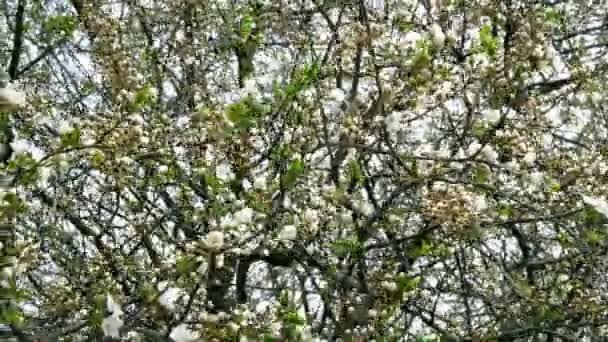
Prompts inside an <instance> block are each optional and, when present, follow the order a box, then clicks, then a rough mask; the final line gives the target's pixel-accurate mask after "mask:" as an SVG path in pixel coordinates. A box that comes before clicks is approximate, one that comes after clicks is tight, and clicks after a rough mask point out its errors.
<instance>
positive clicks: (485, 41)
mask: <svg viewBox="0 0 608 342" xmlns="http://www.w3.org/2000/svg"><path fill="white" fill-rule="evenodd" d="M479 39H480V41H481V47H482V49H483V51H484V52H485V53H487V54H488V55H489V56H491V57H494V56H496V51H497V41H496V37H494V35H493V34H492V26H491V25H490V24H488V25H485V26H484V27H483V28H482V29H481V31H480V32H479Z"/></svg>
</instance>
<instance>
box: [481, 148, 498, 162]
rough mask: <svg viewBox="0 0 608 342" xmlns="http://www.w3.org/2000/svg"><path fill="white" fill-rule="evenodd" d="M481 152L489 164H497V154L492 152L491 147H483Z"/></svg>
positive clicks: (494, 151)
mask: <svg viewBox="0 0 608 342" xmlns="http://www.w3.org/2000/svg"><path fill="white" fill-rule="evenodd" d="M481 152H482V153H483V154H484V156H485V157H486V160H487V161H489V162H490V163H497V162H498V152H496V150H494V149H493V148H492V146H490V145H486V146H484V147H483V149H482V150H481Z"/></svg>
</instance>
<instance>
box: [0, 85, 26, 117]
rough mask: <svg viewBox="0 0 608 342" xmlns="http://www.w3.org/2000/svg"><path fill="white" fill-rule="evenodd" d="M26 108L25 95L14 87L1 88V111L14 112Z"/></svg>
mask: <svg viewBox="0 0 608 342" xmlns="http://www.w3.org/2000/svg"><path fill="white" fill-rule="evenodd" d="M23 106H25V95H24V94H23V93H21V92H19V91H17V90H15V89H13V88H12V87H10V86H8V87H5V88H0V111H12V110H15V109H18V108H21V107H23Z"/></svg>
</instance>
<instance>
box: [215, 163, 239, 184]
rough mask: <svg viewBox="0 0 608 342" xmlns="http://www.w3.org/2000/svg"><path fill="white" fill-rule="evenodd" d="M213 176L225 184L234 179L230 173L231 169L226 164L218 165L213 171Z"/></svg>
mask: <svg viewBox="0 0 608 342" xmlns="http://www.w3.org/2000/svg"><path fill="white" fill-rule="evenodd" d="M215 175H216V176H217V178H219V179H221V180H222V181H225V182H226V181H230V180H232V179H234V177H235V176H234V173H233V172H232V169H231V168H230V165H229V164H227V163H223V164H220V165H218V166H217V168H216V169H215Z"/></svg>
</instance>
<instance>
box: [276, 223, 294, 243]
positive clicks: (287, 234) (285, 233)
mask: <svg viewBox="0 0 608 342" xmlns="http://www.w3.org/2000/svg"><path fill="white" fill-rule="evenodd" d="M297 237H298V230H297V228H296V226H294V225H287V226H285V227H283V229H281V232H280V233H279V240H295V239H297Z"/></svg>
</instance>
